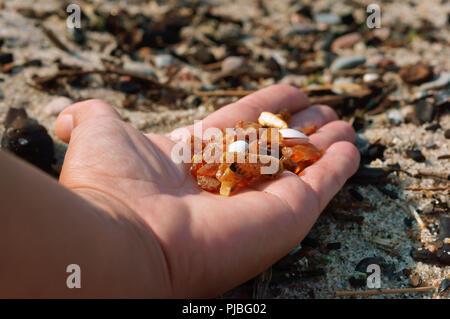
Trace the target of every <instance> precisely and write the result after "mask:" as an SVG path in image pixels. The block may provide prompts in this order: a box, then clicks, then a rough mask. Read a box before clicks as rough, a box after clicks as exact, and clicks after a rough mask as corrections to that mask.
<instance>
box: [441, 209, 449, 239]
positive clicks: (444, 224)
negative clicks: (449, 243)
mask: <svg viewBox="0 0 450 319" xmlns="http://www.w3.org/2000/svg"><path fill="white" fill-rule="evenodd" d="M439 225H440V226H439V238H440V239H441V240H442V241H443V242H445V240H446V238H450V216H444V215H442V216H441V217H440V219H439Z"/></svg>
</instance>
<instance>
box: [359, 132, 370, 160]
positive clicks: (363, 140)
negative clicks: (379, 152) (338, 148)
mask: <svg viewBox="0 0 450 319" xmlns="http://www.w3.org/2000/svg"><path fill="white" fill-rule="evenodd" d="M355 146H356V147H357V148H358V150H359V152H360V153H361V155H363V154H365V153H366V152H367V151H368V150H369V146H370V143H369V140H368V139H367V137H365V136H364V135H362V134H361V133H357V134H356V139H355Z"/></svg>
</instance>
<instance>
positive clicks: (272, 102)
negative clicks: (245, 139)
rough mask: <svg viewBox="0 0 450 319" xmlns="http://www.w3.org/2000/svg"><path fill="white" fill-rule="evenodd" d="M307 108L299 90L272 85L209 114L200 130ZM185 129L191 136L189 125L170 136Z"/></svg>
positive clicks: (306, 101)
mask: <svg viewBox="0 0 450 319" xmlns="http://www.w3.org/2000/svg"><path fill="white" fill-rule="evenodd" d="M308 106H309V100H308V97H307V96H306V95H305V94H304V93H302V92H301V91H300V90H298V89H296V88H294V87H292V86H288V85H281V84H277V85H272V86H269V87H267V88H265V89H262V90H259V91H258V92H255V93H253V94H250V95H248V96H246V97H244V98H242V99H240V100H239V101H237V102H235V103H232V104H230V105H227V106H225V107H223V108H221V109H220V110H218V111H216V112H214V113H212V114H210V115H209V116H207V117H206V118H205V119H204V120H203V121H202V129H203V130H205V129H207V128H208V127H217V128H226V127H234V125H235V124H236V122H237V121H239V120H244V121H256V120H257V119H258V117H259V115H260V113H261V112H263V111H269V112H273V113H276V112H278V111H279V110H281V109H282V108H286V109H287V110H288V111H289V112H290V113H291V114H294V113H296V112H298V111H300V110H302V109H304V108H306V107H308ZM186 129H187V130H189V132H190V134H193V125H191V126H188V127H185V128H181V129H177V130H175V131H173V132H172V134H171V135H172V136H173V137H174V139H176V136H177V135H178V134H179V132H180V131H181V130H183V131H185V130H186Z"/></svg>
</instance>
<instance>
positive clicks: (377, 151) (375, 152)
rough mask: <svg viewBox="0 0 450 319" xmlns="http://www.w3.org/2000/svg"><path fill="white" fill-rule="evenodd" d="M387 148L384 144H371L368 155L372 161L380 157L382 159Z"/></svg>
mask: <svg viewBox="0 0 450 319" xmlns="http://www.w3.org/2000/svg"><path fill="white" fill-rule="evenodd" d="M385 150H386V146H384V145H382V144H370V146H369V149H368V151H367V157H368V158H369V160H370V161H374V160H376V159H378V158H380V159H382V158H383V157H384V151H385Z"/></svg>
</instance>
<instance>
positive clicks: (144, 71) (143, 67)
mask: <svg viewBox="0 0 450 319" xmlns="http://www.w3.org/2000/svg"><path fill="white" fill-rule="evenodd" d="M123 69H124V70H126V71H128V72H131V73H136V74H139V75H143V76H151V77H154V78H155V79H157V78H158V76H157V75H156V73H155V72H154V71H153V70H152V68H151V67H150V66H149V65H147V64H145V63H139V62H134V61H127V62H125V63H124V64H123Z"/></svg>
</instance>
